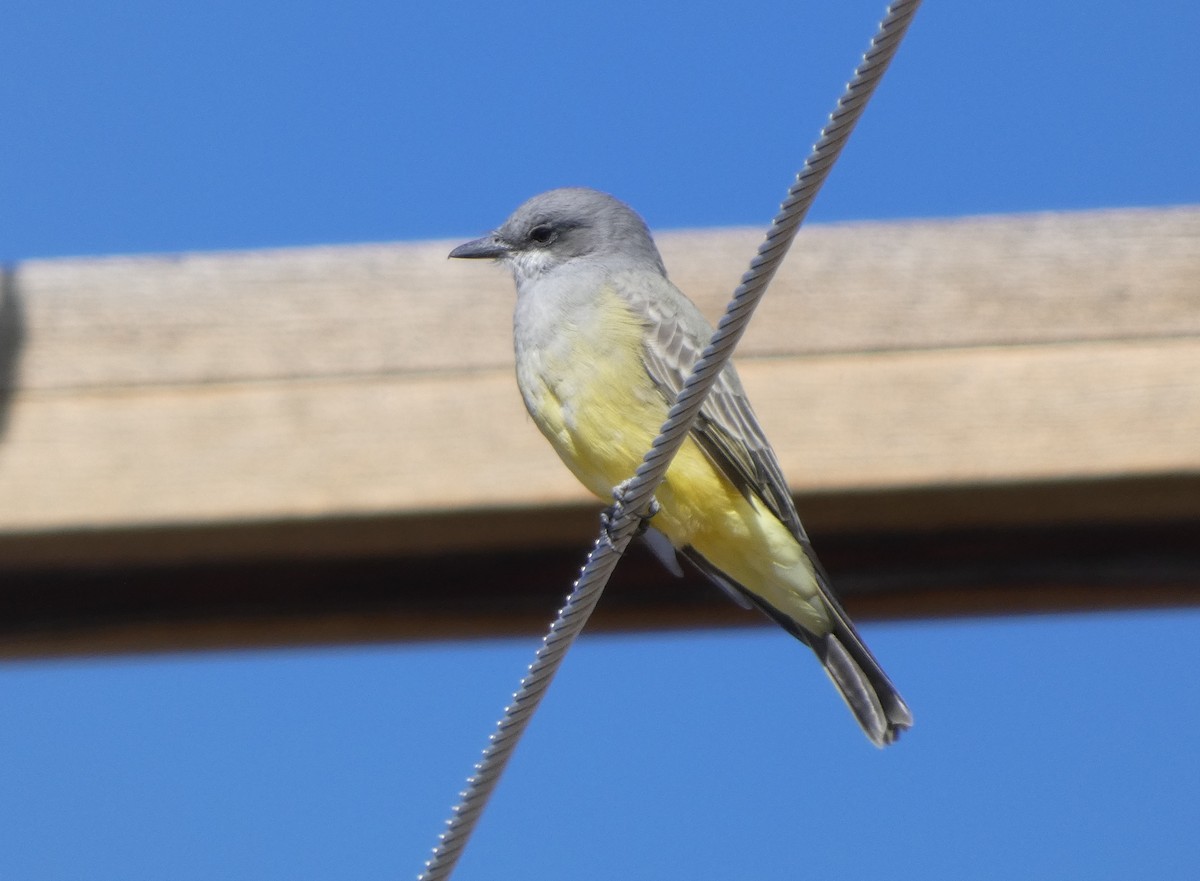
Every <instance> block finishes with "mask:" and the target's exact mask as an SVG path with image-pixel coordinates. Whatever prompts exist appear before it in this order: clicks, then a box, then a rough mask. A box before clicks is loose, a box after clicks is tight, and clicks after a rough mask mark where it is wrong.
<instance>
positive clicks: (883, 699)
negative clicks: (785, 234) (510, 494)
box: [449, 187, 912, 747]
mask: <svg viewBox="0 0 1200 881" xmlns="http://www.w3.org/2000/svg"><path fill="white" fill-rule="evenodd" d="M449 256H450V257H452V258H466V259H492V260H495V261H497V262H499V263H501V264H503V265H504V266H506V267H507V268H508V269H509V270H510V271H511V273H512V277H513V281H514V283H515V285H516V289H517V300H516V307H515V309H514V313H513V343H514V350H515V355H516V373H517V385H518V387H519V388H520V392H521V397H522V398H523V400H524V402H525V407H526V409H527V410H528V412H529V415H530V416H531V417H532V419H533V422H534V423H535V424H536V425H537V427H538V428H539V429H540V430H541V432H542V434H544V435H545V436H546V438H547V439H548V440H549V441H550V444H551V445H552V446H553V447H554V449H555V451H556V452H557V453H558V455H559V457H560V458H561V459H562V460H563V462H564V463H565V464H566V466H567V467H568V468H569V469H570V470H571V471H572V472H573V473H574V475H575V476H576V477H577V478H578V479H579V481H580V482H581V483H582V484H583V485H584V486H585V487H586V488H587V489H589V490H590V491H591V492H592V493H594V494H595V495H596V496H598V497H599V498H601V499H602V500H611V499H612V497H613V492H614V488H617V487H619V486H620V485H621V484H622V483H623V482H625V481H626V480H627V479H628V478H629V477H630V476H631V475H632V474H633V473H634V471H635V470H636V468H637V466H638V465H639V464H640V463H641V460H642V457H643V455H644V454H645V452H646V450H648V449H649V447H650V444H651V441H652V440H653V439H654V437H655V435H656V434H657V433H658V430H659V428H660V427H661V425H662V423H663V421H664V420H665V419H666V416H667V411H668V410H669V408H670V407H671V405H672V404H673V403H674V400H675V396H676V394H677V393H678V392H679V389H680V388H681V387H682V385H683V383H684V380H685V379H686V377H687V375H688V373H689V372H690V371H691V369H692V366H693V364H694V363H695V362H696V360H697V359H698V358H699V356H700V354H701V353H702V352H703V350H704V348H705V346H706V345H707V344H708V341H709V339H710V338H711V336H712V328H711V326H710V324H709V323H708V321H707V320H706V319H705V318H704V316H703V315H702V314H701V312H700V310H699V309H698V308H697V307H696V306H695V304H693V303H692V301H691V300H690V299H688V297H687V296H686V295H685V294H684V293H683V292H682V291H680V290H679V289H678V288H677V287H675V285H674V284H672V283H671V281H670V280H669V279H668V277H667V270H666V267H665V266H664V264H663V261H662V257H661V256H660V255H659V252H658V248H657V246H656V245H655V243H654V239H653V237H652V236H651V233H650V230H649V228H648V226H647V225H646V223H645V221H644V220H643V219H642V218H641V216H639V215H638V214H637V213H636V212H635V211H634V210H633V209H632V208H630V207H629V206H628V205H626V204H625V203H624V202H621V201H620V200H618V199H616V198H615V197H613V196H611V195H608V194H607V193H603V192H600V191H598V190H594V189H590V188H586V187H564V188H559V189H554V190H550V191H548V192H544V193H541V194H540V195H536V196H534V197H532V198H531V199H529V200H528V201H526V202H524V203H523V204H522V205H521V206H520V207H518V208H517V209H516V211H514V212H513V213H512V215H511V216H510V217H508V219H507V220H505V221H504V223H503V224H501V225H500V226H499V227H497V228H496V229H495V230H494V231H493V232H491V233H489V234H488V235H485V236H483V237H482V238H478V239H475V240H473V241H469V242H466V243H464V244H462V245H459V246H458V247H456V248H454V249H453V250H452V251H451V252H450V254H449ZM655 499H656V502H657V508H656V509H654V510H655V513H654V514H653V515H652V516H651V517H650V518H649V520H648V529H647V530H646V532H645V538H646V539H647V543H648V544H649V545H650V546H651V549H652V550H654V552H655V553H656V555H657V556H659V558H660V559H662V560H663V562H664V563H665V564H666V565H667V566H668V567H669V568H671V569H672V570H673V571H675V572H676V574H682V570H681V569H680V568H679V566H678V562H677V560H676V556H675V555H676V554H678V555H681V556H682V557H683V558H684V559H686V560H688V561H690V562H691V563H692V564H693V565H694V566H695V567H696V568H697V569H699V570H700V572H702V573H703V574H704V575H705V576H707V577H708V578H709V579H710V580H712V581H713V582H714V583H715V584H716V585H717V586H718V587H720V588H722V589H723V590H724V591H725V592H726V593H728V594H729V595H730V596H731V597H732V598H733V599H735V600H736V601H738V602H739V603H740V604H741V605H743V606H747V607H754V608H757V609H759V610H761V611H762V612H763V613H765V614H766V615H767V616H768V617H770V618H772V619H773V620H774V621H776V622H777V623H778V624H780V625H781V626H782V627H783V628H784V630H786V631H787V632H789V633H790V634H792V635H793V636H794V637H796V638H797V639H799V640H800V641H801V642H803V643H805V644H806V645H808V646H809V647H810V648H811V649H812V650H813V652H814V653H815V654H816V656H817V658H818V659H819V660H820V662H821V664H822V666H823V667H824V669H825V671H826V673H827V674H828V675H829V678H830V679H831V680H832V681H833V684H834V685H835V686H836V687H837V690H838V691H839V692H840V693H841V696H842V698H843V699H844V700H845V702H846V704H847V705H848V706H849V708H850V710H851V712H852V713H853V714H854V717H855V719H857V721H858V724H859V725H860V726H861V727H862V730H863V732H864V733H865V734H866V736H867V737H868V739H869V740H870V741H871V742H872V743H873V744H875V745H876V746H878V747H883V746H886V745H887V744H890V743H892V742H893V741H895V740H896V738H897V737H898V736H899V735H900V733H901V732H902V731H904V730H906V729H908V728H910V727H911V726H912V713H911V712H910V710H909V708H908V706H907V704H905V702H904V699H903V698H902V697H901V696H900V693H899V692H898V691H897V690H896V687H895V686H894V685H893V684H892V682H891V680H890V679H888V677H887V674H886V673H884V671H883V668H882V667H881V666H880V664H879V662H878V661H876V659H875V657H874V655H872V654H871V652H870V650H869V649H868V648H867V646H866V644H865V643H864V642H863V640H862V638H861V637H860V636H859V634H858V631H857V630H856V629H855V627H854V624H853V622H852V621H851V620H850V617H849V616H848V615H847V614H846V612H845V610H844V609H843V608H842V606H841V603H840V602H838V599H837V597H836V596H835V594H834V592H833V589H832V588H831V586H830V582H829V577H828V576H827V575H826V573H825V570H824V569H823V568H822V566H821V564H820V562H819V561H818V559H817V556H816V554H815V552H814V551H813V547H812V543H811V542H810V541H809V538H808V535H807V533H806V532H805V530H804V527H803V525H802V524H801V522H800V517H799V515H798V514H797V512H796V508H795V504H794V502H793V501H792V496H791V493H790V491H789V490H788V486H787V482H786V481H785V479H784V476H783V472H782V470H781V468H780V466H779V462H778V460H777V458H776V456H775V453H774V451H773V450H772V449H771V445H770V443H769V442H768V441H767V438H766V436H765V434H764V433H763V430H762V428H761V426H760V425H759V422H758V419H757V417H756V416H755V414H754V411H753V409H751V406H750V401H749V399H748V398H747V396H746V392H745V390H744V388H743V387H742V383H741V381H740V379H739V378H738V375H737V371H736V370H735V368H734V367H733V365H732V364H729V365H727V366H726V367H725V368H724V369H723V371H722V372H721V373H720V375H719V376H718V378H717V380H716V383H715V384H714V386H713V388H712V391H711V392H710V394H709V396H708V398H707V399H706V401H705V403H704V405H703V407H702V408H701V410H700V414H699V416H698V418H697V419H696V421H695V423H694V426H693V427H692V429H691V431H690V433H689V435H688V437H687V438H686V439H685V441H684V443H683V445H682V447H681V448H680V450H679V452H678V454H677V455H676V457H675V459H674V460H673V461H672V463H671V466H670V468H669V469H668V471H667V473H666V477H665V478H664V480H663V482H662V484H660V485H659V487H658V489H657V490H656V492H655Z"/></svg>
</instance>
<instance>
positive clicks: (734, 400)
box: [618, 275, 809, 547]
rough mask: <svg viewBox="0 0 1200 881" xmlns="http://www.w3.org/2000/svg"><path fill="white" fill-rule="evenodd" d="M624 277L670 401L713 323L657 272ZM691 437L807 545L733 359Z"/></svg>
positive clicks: (655, 375) (647, 351) (651, 364)
mask: <svg viewBox="0 0 1200 881" xmlns="http://www.w3.org/2000/svg"><path fill="white" fill-rule="evenodd" d="M623 281H624V284H622V285H619V286H618V287H619V289H621V290H624V291H627V292H633V293H634V296H633V297H631V302H632V304H633V306H634V307H635V308H636V309H637V310H638V311H639V313H640V314H641V315H642V316H643V317H644V320H645V321H646V327H647V333H646V335H645V344H644V346H643V361H644V363H645V367H646V371H647V372H648V373H649V374H650V377H651V378H652V379H653V380H654V382H655V385H657V386H658V387H659V388H660V389H661V390H662V391H663V396H664V398H666V400H667V402H668V404H670V403H673V402H674V398H675V396H676V395H677V394H678V393H679V390H680V389H681V388H682V387H683V382H684V380H685V379H686V378H687V375H688V374H689V373H690V372H691V370H692V366H693V365H694V364H695V363H696V361H697V360H698V359H699V357H700V355H701V353H702V352H703V350H704V347H705V346H707V345H708V341H709V339H710V338H711V337H712V328H711V326H710V325H709V324H708V322H707V321H706V320H705V319H704V316H703V315H701V314H700V311H699V310H698V309H697V308H696V307H695V306H694V305H693V304H692V302H691V301H690V300H689V299H687V297H685V296H684V295H683V293H682V292H680V291H679V289H678V288H676V287H675V286H674V285H672V284H671V282H670V281H668V280H667V279H665V278H663V277H662V276H657V275H655V276H647V277H644V278H642V279H638V280H637V281H638V283H637V284H630V283H629V280H628V279H625V280H623ZM655 288H658V290H657V291H655ZM656 293H657V295H654V294H656ZM637 294H641V296H638V295H637ZM692 437H693V438H694V439H695V441H696V442H697V443H698V444H699V446H700V448H701V449H702V450H703V451H704V452H705V454H706V455H707V456H708V457H709V459H710V460H711V461H712V462H713V464H714V465H716V466H717V468H719V469H720V470H721V472H722V473H723V474H724V475H725V476H726V477H727V478H728V479H729V480H730V481H731V482H732V483H733V484H734V485H735V486H736V487H738V489H739V490H740V491H741V492H743V493H745V494H751V493H752V494H754V495H755V496H757V497H758V498H759V499H761V500H762V501H763V502H764V503H765V504H766V505H767V507H768V508H769V509H770V510H771V512H772V513H773V514H775V516H776V517H778V518H779V519H780V521H782V522H783V523H784V524H785V525H786V526H787V527H788V529H790V530H791V532H792V534H793V535H795V536H796V538H797V540H799V541H800V542H801V543H802V544H804V545H805V546H806V547H807V546H808V545H809V541H808V536H807V535H806V534H805V532H804V527H803V525H801V523H800V517H799V515H797V513H796V507H795V505H794V504H793V502H792V496H791V492H790V491H789V490H788V486H787V481H786V480H785V479H784V477H783V471H782V469H781V468H780V467H779V460H778V459H777V458H776V457H775V452H774V450H772V449H771V445H770V443H769V442H768V441H767V438H766V435H765V434H764V433H763V430H762V427H761V426H760V425H759V423H758V417H756V416H755V415H754V409H753V408H752V407H751V406H750V400H749V398H747V396H746V392H745V390H744V389H743V388H742V383H741V380H740V379H738V375H737V371H736V370H735V369H734V368H733V366H732V365H727V366H726V367H725V369H724V370H722V371H721V375H720V376H719V377H718V378H717V381H716V383H715V384H714V386H713V389H712V391H711V392H710V393H709V396H708V398H707V399H706V400H705V402H704V406H703V407H701V409H700V415H699V417H698V418H697V420H696V424H695V425H694V426H693V428H692Z"/></svg>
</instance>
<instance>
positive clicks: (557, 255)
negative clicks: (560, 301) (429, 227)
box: [450, 187, 666, 284]
mask: <svg viewBox="0 0 1200 881" xmlns="http://www.w3.org/2000/svg"><path fill="white" fill-rule="evenodd" d="M450 256H451V257H473V258H480V257H494V258H496V259H498V260H501V261H502V262H504V263H506V264H508V265H509V267H510V268H511V269H512V272H513V276H514V277H515V278H516V280H517V284H520V283H521V282H522V281H526V280H528V279H531V278H534V277H536V276H539V275H542V274H545V273H548V272H553V271H554V270H555V269H558V268H560V267H562V266H566V265H568V264H572V263H577V262H580V261H583V262H587V263H591V264H601V265H604V266H612V268H616V267H617V266H626V267H627V266H630V265H633V266H638V267H642V268H646V269H653V270H655V271H657V272H660V273H662V274H664V275H665V274H666V270H664V269H663V264H662V258H661V257H659V256H658V249H657V248H656V247H655V246H654V240H653V239H651V238H650V230H649V229H647V228H646V223H645V221H643V220H642V218H640V217H639V216H638V215H637V213H636V212H635V211H634V210H633V209H632V208H630V207H629V206H628V205H626V204H625V203H624V202H621V201H619V200H617V199H614V198H613V197H612V196H610V195H608V194H607V193H601V192H599V191H598V190H590V189H587V188H585V187H564V188H562V189H558V190H550V191H549V192H546V193H542V194H541V195H538V196H534V197H533V198H532V199H530V200H529V201H528V202H526V203H525V204H524V205H522V206H521V207H520V208H518V209H517V210H516V211H514V212H513V213H512V216H511V217H509V218H508V220H506V221H504V223H503V225H501V226H500V227H499V228H498V229H496V230H495V231H494V232H492V233H490V234H489V235H486V236H484V237H483V238H481V239H475V241H472V242H467V243H466V244H463V245H459V246H458V247H457V248H455V249H454V250H453V251H451V252H450Z"/></svg>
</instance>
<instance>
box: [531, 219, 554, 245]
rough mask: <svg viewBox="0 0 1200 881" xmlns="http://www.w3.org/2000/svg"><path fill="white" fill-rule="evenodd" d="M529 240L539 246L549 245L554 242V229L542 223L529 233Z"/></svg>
mask: <svg viewBox="0 0 1200 881" xmlns="http://www.w3.org/2000/svg"><path fill="white" fill-rule="evenodd" d="M529 238H530V240H531V241H533V242H534V243H536V244H538V245H548V244H550V243H551V242H552V241H554V228H553V227H552V226H550V225H549V224H546V223H542V224H539V225H537V226H535V227H534V228H533V229H531V230H530V231H529Z"/></svg>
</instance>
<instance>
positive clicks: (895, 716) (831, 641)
mask: <svg viewBox="0 0 1200 881" xmlns="http://www.w3.org/2000/svg"><path fill="white" fill-rule="evenodd" d="M839 623H841V622H839ZM846 623H847V624H848V623H849V622H846ZM811 642H812V643H813V649H814V651H816V653H817V656H818V657H819V658H820V659H821V664H822V665H823V666H824V667H825V672H826V673H828V674H829V678H830V679H832V680H833V684H834V685H836V686H837V689H838V691H839V692H841V694H842V698H843V699H844V700H845V701H846V705H847V706H848V707H850V712H852V713H854V718H856V719H857V720H858V724H859V725H861V726H862V729H863V732H864V733H865V734H866V735H867V737H868V738H870V740H871V742H872V743H873V744H875V745H876V746H879V747H884V746H887V745H888V744H889V743H892V742H893V741H895V740H896V739H897V738H898V737H899V736H900V733H901V732H902V731H904V730H905V729H907V728H911V727H912V722H913V719H912V713H911V712H910V711H909V709H908V705H907V704H905V703H904V699H903V698H902V697H900V693H899V692H898V691H896V687H895V686H894V685H892V683H891V680H889V679H888V678H887V675H886V674H885V673H884V672H883V669H882V668H881V667H880V666H879V662H878V661H876V660H875V658H874V656H873V655H872V654H871V653H870V651H868V650H867V647H866V645H864V644H863V641H862V640H861V639H860V638H859V637H858V634H857V633H855V632H854V630H853V628H852V627H851V628H850V629H849V631H848V632H845V631H843V632H842V633H838V632H836V631H834V632H831V633H828V634H826V635H825V636H823V637H818V638H812V639H811Z"/></svg>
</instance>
